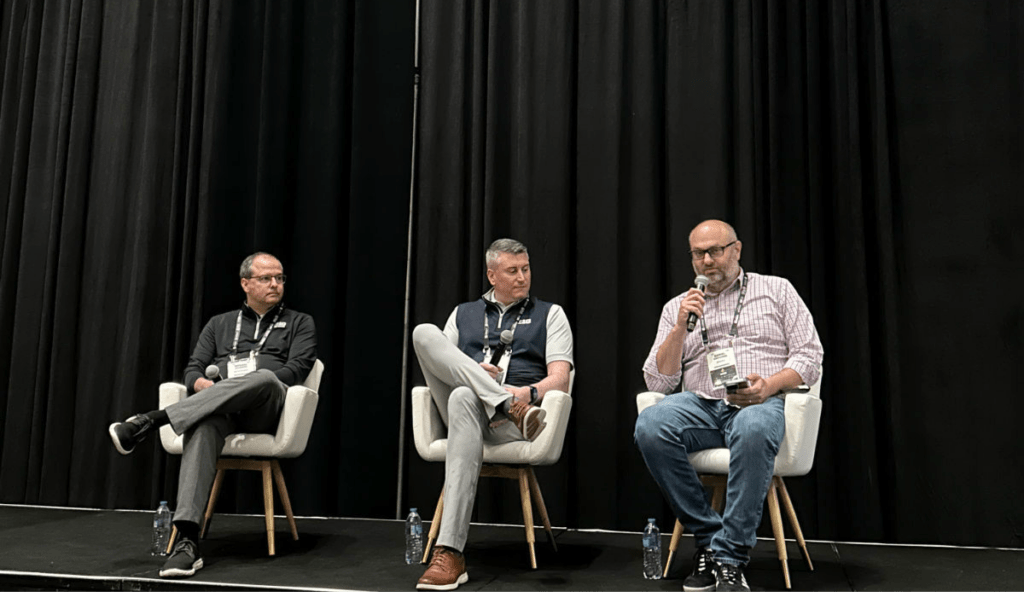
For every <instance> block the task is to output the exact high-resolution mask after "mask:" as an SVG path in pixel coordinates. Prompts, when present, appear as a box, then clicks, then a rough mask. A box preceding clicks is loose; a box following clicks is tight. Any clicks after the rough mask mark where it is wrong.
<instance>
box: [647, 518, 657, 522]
mask: <svg viewBox="0 0 1024 597" xmlns="http://www.w3.org/2000/svg"><path fill="white" fill-rule="evenodd" d="M654 520H655V519H653V518H648V519H647V522H654Z"/></svg>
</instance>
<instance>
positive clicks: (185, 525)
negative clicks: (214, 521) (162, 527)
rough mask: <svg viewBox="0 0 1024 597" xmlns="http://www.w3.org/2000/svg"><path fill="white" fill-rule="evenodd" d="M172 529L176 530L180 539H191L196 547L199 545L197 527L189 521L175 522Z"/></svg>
mask: <svg viewBox="0 0 1024 597" xmlns="http://www.w3.org/2000/svg"><path fill="white" fill-rule="evenodd" d="M174 528H176V529H178V536H179V537H181V538H182V539H191V540H192V542H193V543H195V544H196V545H198V544H199V525H198V524H197V523H194V522H192V521H190V520H177V521H175V522H174Z"/></svg>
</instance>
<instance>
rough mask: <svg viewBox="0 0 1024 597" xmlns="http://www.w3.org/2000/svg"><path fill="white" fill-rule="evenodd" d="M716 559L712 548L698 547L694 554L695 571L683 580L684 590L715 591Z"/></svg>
mask: <svg viewBox="0 0 1024 597" xmlns="http://www.w3.org/2000/svg"><path fill="white" fill-rule="evenodd" d="M714 568H715V561H714V559H713V558H712V556H711V550H710V549H708V548H706V547H699V548H697V553H695V554H693V572H691V573H690V576H687V577H686V580H684V581H683V590H684V591H688V592H689V591H714V590H715V570H714Z"/></svg>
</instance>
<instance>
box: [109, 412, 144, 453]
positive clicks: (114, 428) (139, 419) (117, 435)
mask: <svg viewBox="0 0 1024 597" xmlns="http://www.w3.org/2000/svg"><path fill="white" fill-rule="evenodd" d="M153 429H154V426H153V420H152V419H150V418H149V417H147V416H146V415H135V416H134V417H130V418H128V419H127V420H125V422H124V423H112V424H111V425H110V428H109V429H108V431H109V432H110V439H112V440H114V447H115V448H117V451H118V452H120V453H122V454H131V453H132V450H134V449H135V446H137V445H139V442H141V441H142V440H144V439H146V437H147V436H148V435H149V432H150V431H152V430H153Z"/></svg>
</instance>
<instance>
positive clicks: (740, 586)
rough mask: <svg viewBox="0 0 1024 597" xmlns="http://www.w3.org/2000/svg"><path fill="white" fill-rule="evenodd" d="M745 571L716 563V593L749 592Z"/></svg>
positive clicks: (730, 565)
mask: <svg viewBox="0 0 1024 597" xmlns="http://www.w3.org/2000/svg"><path fill="white" fill-rule="evenodd" d="M749 590H750V585H748V584H747V579H746V578H744V577H743V569H742V568H740V567H739V566H733V565H732V564H722V563H718V562H716V563H715V591H749Z"/></svg>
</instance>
